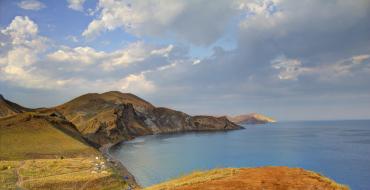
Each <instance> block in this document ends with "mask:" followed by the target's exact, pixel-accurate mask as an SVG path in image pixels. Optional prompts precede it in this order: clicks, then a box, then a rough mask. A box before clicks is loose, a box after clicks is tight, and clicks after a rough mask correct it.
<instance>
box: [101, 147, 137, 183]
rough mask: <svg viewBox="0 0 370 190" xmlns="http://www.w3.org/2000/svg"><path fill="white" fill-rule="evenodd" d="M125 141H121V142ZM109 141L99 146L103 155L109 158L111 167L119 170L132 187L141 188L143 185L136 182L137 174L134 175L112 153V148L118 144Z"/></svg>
mask: <svg viewBox="0 0 370 190" xmlns="http://www.w3.org/2000/svg"><path fill="white" fill-rule="evenodd" d="M121 142H124V141H120V142H118V143H121ZM118 143H115V144H112V143H108V144H105V145H103V146H101V147H100V148H99V151H100V152H101V153H102V155H103V157H104V158H105V159H106V160H107V164H108V166H109V167H111V168H113V169H114V170H116V171H117V172H118V174H119V175H120V176H121V177H122V178H123V180H124V181H125V182H127V184H128V186H129V187H130V189H140V188H141V186H140V185H139V184H138V183H137V182H136V179H135V176H134V175H132V174H131V173H130V172H129V171H128V170H127V168H126V167H125V166H124V165H123V164H122V162H121V161H119V160H117V159H116V158H115V157H114V156H112V155H111V154H110V149H111V148H112V147H113V146H114V145H116V144H118Z"/></svg>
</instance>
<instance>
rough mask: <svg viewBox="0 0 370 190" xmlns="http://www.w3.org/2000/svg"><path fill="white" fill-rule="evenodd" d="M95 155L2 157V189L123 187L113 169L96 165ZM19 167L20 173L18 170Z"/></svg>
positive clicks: (123, 183)
mask: <svg viewBox="0 0 370 190" xmlns="http://www.w3.org/2000/svg"><path fill="white" fill-rule="evenodd" d="M100 162H102V160H101V159H100V160H96V159H95V158H68V159H36V160H24V161H0V168H2V170H1V171H0V182H1V186H0V189H16V187H17V186H21V187H23V188H26V189H71V190H74V189H99V190H100V189H123V188H124V187H126V184H125V182H123V181H122V180H121V179H119V176H118V175H116V174H115V173H114V172H113V171H112V170H111V169H109V168H107V169H100V170H96V169H95V164H100ZM17 171H18V173H17Z"/></svg>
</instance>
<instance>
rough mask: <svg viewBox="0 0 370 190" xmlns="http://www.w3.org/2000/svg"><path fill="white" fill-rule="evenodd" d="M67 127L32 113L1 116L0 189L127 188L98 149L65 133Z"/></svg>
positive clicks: (55, 119) (58, 121)
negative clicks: (108, 165) (7, 116)
mask: <svg viewBox="0 0 370 190" xmlns="http://www.w3.org/2000/svg"><path fill="white" fill-rule="evenodd" d="M69 127H70V126H68V123H63V122H61V121H60V120H59V119H58V118H49V117H48V118H45V117H34V115H33V114H21V115H18V116H13V117H9V118H2V119H0V189H1V190H3V189H55V190H58V189H71V190H73V189H89V190H90V189H106V190H108V189H113V190H114V189H117V190H118V189H126V187H127V185H126V183H125V182H124V181H123V180H122V179H121V177H120V176H119V175H118V174H116V172H115V171H114V170H113V169H111V168H109V167H107V164H106V160H104V158H103V157H102V156H101V154H100V153H99V152H98V151H97V150H95V149H94V148H92V147H90V146H88V145H87V144H86V142H84V141H83V140H81V139H80V138H79V137H77V136H76V137H74V136H73V134H72V133H70V134H69V135H67V134H66V133H65V131H67V132H68V131H69V130H71V128H69ZM61 128H63V130H60V129H61ZM71 134H72V135H71Z"/></svg>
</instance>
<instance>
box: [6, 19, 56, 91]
mask: <svg viewBox="0 0 370 190" xmlns="http://www.w3.org/2000/svg"><path fill="white" fill-rule="evenodd" d="M1 34H2V35H4V38H5V39H6V42H5V45H4V47H2V48H1V51H0V52H1V57H2V58H1V59H0V73H1V78H0V80H3V81H9V82H12V83H14V84H16V85H20V86H24V87H27V88H45V87H46V86H50V85H54V84H53V81H52V80H50V79H49V78H48V77H46V76H43V75H40V73H37V71H35V68H34V65H35V64H36V63H37V61H38V60H39V54H41V53H43V52H44V51H45V49H46V46H47V45H46V43H47V39H46V38H45V37H42V36H39V35H38V26H37V24H36V23H34V22H33V21H32V20H30V19H29V18H28V17H27V16H26V17H21V16H17V17H15V18H14V19H13V21H12V22H11V23H10V24H9V26H8V27H6V28H5V29H3V30H1Z"/></svg>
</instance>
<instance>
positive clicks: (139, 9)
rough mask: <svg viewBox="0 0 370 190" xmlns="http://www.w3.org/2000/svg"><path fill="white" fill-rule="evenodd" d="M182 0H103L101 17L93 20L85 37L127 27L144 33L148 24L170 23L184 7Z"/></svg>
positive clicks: (161, 24)
mask: <svg viewBox="0 0 370 190" xmlns="http://www.w3.org/2000/svg"><path fill="white" fill-rule="evenodd" d="M183 6H184V5H183V3H182V2H181V1H171V0H161V1H136V2H132V3H131V2H129V1H116V0H101V1H99V4H98V8H97V9H99V10H101V12H100V15H99V18H98V19H96V20H93V21H92V22H91V23H90V24H89V26H88V28H87V29H86V30H85V31H84V32H83V34H82V35H83V36H85V37H95V36H96V35H99V34H100V32H102V31H106V30H114V29H116V28H125V29H126V30H128V31H131V32H133V33H135V34H139V35H140V34H142V33H143V32H145V31H144V29H145V28H147V27H146V25H150V26H153V25H159V26H166V25H168V24H169V23H170V22H171V21H172V20H173V18H174V17H176V16H177V15H178V14H179V13H180V12H181V10H182V9H183Z"/></svg>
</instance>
